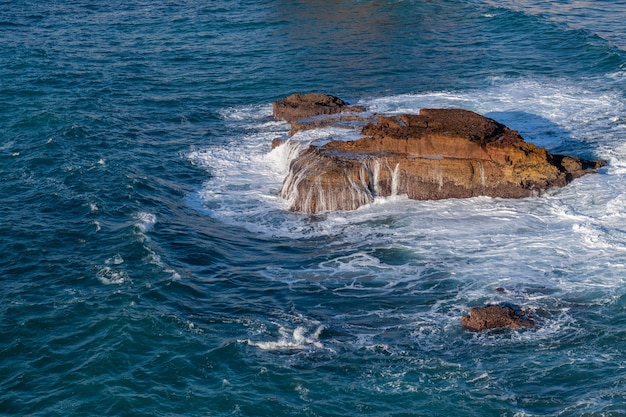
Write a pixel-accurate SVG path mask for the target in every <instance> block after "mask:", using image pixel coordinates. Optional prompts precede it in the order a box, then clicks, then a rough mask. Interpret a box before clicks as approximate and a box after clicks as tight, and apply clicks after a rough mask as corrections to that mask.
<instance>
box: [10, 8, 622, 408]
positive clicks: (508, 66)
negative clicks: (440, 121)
mask: <svg viewBox="0 0 626 417" xmlns="http://www.w3.org/2000/svg"><path fill="white" fill-rule="evenodd" d="M509 3H510V4H509ZM513 3H515V4H513ZM544 3H545V2H534V1H527V2H526V1H524V2H498V3H496V2H489V1H485V2H483V1H474V0H472V1H453V2H439V1H434V2H418V1H392V2H375V1H338V2H328V1H307V2H285V1H262V2H251V1H243V0H242V1H227V2H208V3H206V2H197V1H195V0H187V1H184V2H164V3H161V4H159V5H158V6H156V5H154V4H152V3H151V2H142V1H131V2H118V1H112V2H108V3H106V4H100V5H93V4H91V3H88V2H84V1H81V0H77V1H71V2H70V1H53V2H47V3H41V2H30V1H20V2H17V3H15V2H3V3H0V39H2V45H3V48H2V49H1V50H0V75H1V77H0V79H2V82H1V84H0V176H1V178H2V181H1V182H0V213H1V216H2V217H1V219H2V220H1V221H0V248H1V250H2V253H3V254H4V255H5V256H4V257H3V258H2V260H0V274H1V275H0V276H1V280H0V286H1V291H0V294H1V296H0V297H1V302H0V317H1V320H0V384H1V385H0V387H1V389H0V413H4V414H6V415H33V416H35V415H37V416H39V415H41V416H43V415H46V416H49V415H93V414H98V415H130V414H133V415H203V416H204V415H241V416H262V415H307V416H335V415H377V416H378V415H380V416H383V415H395V416H400V415H428V416H439V415H475V416H485V415H493V416H501V415H507V416H514V415H515V416H544V415H562V416H617V415H624V414H625V413H626V409H625V408H624V404H626V394H625V393H626V370H625V367H626V354H625V353H624V349H623V346H624V342H625V340H626V292H625V290H624V288H625V276H626V275H625V274H624V271H625V270H626V185H625V184H626V181H625V178H624V176H625V175H626V146H625V145H624V143H625V139H626V116H625V114H626V113H625V110H626V97H625V95H624V91H626V89H625V87H626V84H625V79H624V75H625V74H626V72H625V71H626V52H624V49H625V48H624V45H625V43H624V39H625V38H624V36H626V35H625V33H624V27H623V25H622V22H623V21H624V18H626V14H624V13H625V10H624V5H623V4H622V2H597V3H592V2H573V1H571V2H558V3H557V4H555V3H553V2H552V3H550V4H544ZM307 91H322V92H328V93H333V94H336V95H340V96H341V97H343V98H345V99H347V100H348V101H351V102H352V103H355V104H359V105H362V106H365V107H366V108H367V109H368V110H370V111H372V112H384V113H401V112H411V111H417V110H418V109H420V108H422V107H462V108H467V109H470V110H474V111H476V112H479V113H481V114H484V115H487V116H489V117H492V118H494V119H496V120H498V121H500V122H502V123H504V124H506V125H508V126H509V127H511V128H513V129H516V130H519V131H520V133H521V134H522V136H524V137H525V138H526V140H528V141H530V142H533V143H536V144H538V145H540V146H544V147H547V148H548V149H549V150H551V151H553V152H557V153H566V154H572V155H576V156H579V157H584V158H603V159H606V160H607V161H608V166H607V167H606V168H603V169H602V170H600V172H599V173H598V174H597V175H589V176H585V177H583V178H581V179H579V180H576V181H575V182H574V183H572V184H570V185H568V186H567V187H565V188H563V189H559V190H554V191H552V192H550V193H549V194H548V195H546V196H544V197H540V198H529V199H523V200H504V199H491V198H474V199H467V200H444V201H435V202H432V201H422V202H418V201H410V200H407V199H406V198H403V197H402V196H399V197H394V198H389V199H379V200H376V201H375V202H374V203H373V204H371V205H369V206H366V207H363V208H361V209H359V210H356V211H354V212H339V213H325V214H321V215H317V216H306V215H301V214H298V213H292V212H289V211H288V210H287V209H286V207H287V204H286V202H285V201H283V200H282V199H280V198H279V197H278V196H277V191H278V189H279V188H280V185H281V182H282V179H283V177H284V175H285V173H286V170H287V167H288V164H289V161H290V158H292V157H293V156H294V153H293V152H289V148H288V147H286V146H283V147H279V148H276V149H274V150H271V148H270V143H271V140H272V139H274V138H277V137H286V136H287V134H288V131H289V126H288V125H287V124H286V123H283V122H277V121H274V120H272V119H271V117H270V116H271V102H272V101H273V100H275V99H277V98H280V97H283V96H285V95H288V94H290V93H293V92H307ZM342 135H345V132H340V131H336V130H332V129H328V130H322V131H318V132H305V133H300V134H298V135H296V137H295V138H294V139H295V140H299V141H302V142H303V143H307V142H308V141H310V140H314V139H318V140H319V139H325V138H330V137H341V136H342ZM498 287H502V288H505V289H506V291H505V292H503V293H502V292H496V291H495V288H498ZM488 303H497V304H500V303H503V304H513V305H517V306H520V307H522V308H523V309H525V310H526V311H527V312H528V313H529V314H531V315H532V316H533V318H534V319H535V320H536V321H537V322H538V324H539V325H538V326H537V327H536V328H533V329H527V330H516V331H493V332H487V333H482V334H476V333H471V332H467V331H465V330H463V329H462V328H461V327H460V317H461V316H462V315H465V314H467V313H468V311H469V308H470V307H472V306H477V305H483V304H488Z"/></svg>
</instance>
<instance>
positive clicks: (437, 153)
mask: <svg viewBox="0 0 626 417" xmlns="http://www.w3.org/2000/svg"><path fill="white" fill-rule="evenodd" d="M290 97H291V96H290ZM332 102H333V103H334V102H335V101H332ZM336 107H338V108H341V107H342V106H336ZM333 108H335V107H333ZM333 111H334V110H333ZM338 111H340V110H338ZM331 120H337V119H336V117H335V116H331ZM294 123H296V124H297V123H299V121H298V120H295V121H294V122H293V123H292V126H293V124H294ZM363 124H364V123H362V125H363ZM361 134H362V136H363V137H362V138H360V139H358V140H355V141H338V140H336V141H332V142H329V143H326V144H324V145H322V146H316V145H311V146H310V147H309V148H308V149H306V150H304V151H302V152H301V153H300V154H299V155H298V156H297V157H296V158H295V159H294V160H293V161H292V162H291V166H290V170H289V173H288V175H287V177H286V178H285V180H284V182H283V185H282V188H281V190H280V195H281V196H282V197H284V198H286V199H288V200H289V201H290V207H291V209H292V210H295V211H302V212H305V213H318V212H323V211H334V210H353V209H356V208H358V207H360V206H362V205H364V204H368V203H370V202H372V201H373V199H374V198H375V197H377V196H382V197H386V196H391V195H399V194H402V195H407V196H408V197H409V198H411V199H418V200H434V199H444V198H467V197H475V196H490V197H503V198H522V197H528V196H532V195H537V194H540V193H541V192H543V191H545V190H547V189H549V188H551V187H561V186H564V185H566V184H567V183H568V182H570V181H572V180H573V179H575V178H578V177H580V176H582V175H585V174H587V173H591V172H596V168H598V167H600V166H603V165H604V162H603V161H583V160H580V159H578V158H575V157H571V156H563V155H552V154H551V153H549V152H548V151H547V150H546V149H543V148H540V147H537V146H535V145H533V144H531V143H527V142H525V141H524V139H523V138H522V137H521V136H520V135H519V133H518V132H517V131H514V130H511V129H509V128H508V127H506V126H504V125H502V124H500V123H498V122H496V121H495V120H493V119H490V118H487V117H484V116H481V115H479V114H477V113H474V112H471V111H468V110H463V109H422V110H421V111H420V113H419V114H402V115H395V116H378V117H377V118H371V119H370V120H369V121H368V122H367V123H366V124H364V126H363V127H362V128H361Z"/></svg>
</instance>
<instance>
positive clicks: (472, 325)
mask: <svg viewBox="0 0 626 417" xmlns="http://www.w3.org/2000/svg"><path fill="white" fill-rule="evenodd" d="M461 325H462V326H463V327H465V328H467V329H469V330H473V331H476V332H479V331H483V330H488V329H498V328H501V327H509V328H512V329H519V328H522V327H532V326H534V325H535V323H534V322H533V321H532V320H529V319H527V318H525V317H524V316H523V315H522V314H518V313H517V312H516V311H515V310H514V309H513V308H511V307H502V306H487V307H473V308H471V309H470V314H469V316H463V317H462V318H461Z"/></svg>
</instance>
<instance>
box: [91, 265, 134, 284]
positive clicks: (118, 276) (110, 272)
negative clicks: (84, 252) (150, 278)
mask: <svg viewBox="0 0 626 417" xmlns="http://www.w3.org/2000/svg"><path fill="white" fill-rule="evenodd" d="M96 277H97V278H98V280H100V282H101V283H103V284H105V285H120V284H123V283H125V282H127V281H128V280H129V277H128V273H127V272H126V271H124V270H119V269H114V268H112V267H109V266H105V267H103V268H101V269H100V270H99V271H98V272H97V273H96Z"/></svg>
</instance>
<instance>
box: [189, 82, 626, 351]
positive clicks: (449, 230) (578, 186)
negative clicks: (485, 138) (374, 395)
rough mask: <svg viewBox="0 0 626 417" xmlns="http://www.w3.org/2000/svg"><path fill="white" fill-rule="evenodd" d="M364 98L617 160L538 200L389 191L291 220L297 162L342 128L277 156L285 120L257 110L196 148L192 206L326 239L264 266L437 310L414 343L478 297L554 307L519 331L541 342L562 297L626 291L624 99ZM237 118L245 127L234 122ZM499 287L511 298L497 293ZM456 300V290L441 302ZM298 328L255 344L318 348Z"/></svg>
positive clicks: (505, 86) (487, 92)
mask: <svg viewBox="0 0 626 417" xmlns="http://www.w3.org/2000/svg"><path fill="white" fill-rule="evenodd" d="M358 104H359V105H363V106H365V107H366V108H367V109H368V110H369V111H371V112H381V113H401V112H416V111H418V110H419V109H420V108H424V107H463V108H467V109H470V110H474V111H477V112H479V113H482V114H485V115H487V116H489V117H492V118H494V119H496V120H498V121H500V122H502V123H504V124H506V125H508V126H509V127H511V128H513V129H516V130H519V131H520V133H521V134H522V135H523V136H524V137H525V138H526V140H527V141H529V142H533V143H536V144H538V145H540V146H546V147H548V148H549V149H551V150H555V151H556V152H562V153H566V154H574V155H579V156H583V157H593V156H594V155H596V157H602V158H606V159H608V160H609V166H608V167H607V168H604V169H602V170H600V173H599V174H598V175H590V176H585V177H583V178H580V179H578V180H576V181H574V182H573V183H571V184H570V185H568V186H567V187H565V188H562V189H558V190H553V191H551V192H549V193H548V194H547V195H545V196H543V197H539V198H528V199H522V200H503V199H493V198H487V197H479V198H472V199H466V200H454V199H452V200H442V201H411V200H408V199H407V198H406V197H404V196H395V197H393V198H376V199H375V200H374V202H373V203H372V204H369V205H366V206H363V207H361V208H360V209H358V210H355V211H351V212H333V213H325V214H323V215H319V216H313V217H310V216H305V215H300V214H297V213H291V212H289V211H288V210H287V207H288V205H287V202H286V201H284V200H282V199H281V198H279V197H278V196H277V192H278V190H279V189H280V187H281V183H282V180H283V178H284V177H285V175H286V172H287V169H288V166H289V163H290V161H291V160H292V159H293V158H294V157H295V156H296V155H297V153H298V152H299V150H300V149H303V148H304V147H306V146H307V145H308V144H309V143H311V142H313V141H318V142H319V141H325V140H329V139H332V138H340V137H341V135H345V134H346V132H345V131H343V130H341V129H321V130H315V131H311V132H300V133H298V134H297V135H295V137H294V138H292V139H291V140H290V141H288V142H286V144H285V145H282V146H279V147H277V148H275V149H273V150H270V145H269V144H270V142H271V141H272V139H274V138H283V139H287V137H288V130H289V126H288V125H287V124H286V123H282V122H273V121H269V120H268V116H269V113H270V108H269V106H250V107H247V108H240V109H230V110H229V112H227V113H228V116H226V115H225V116H224V118H225V120H226V122H228V123H230V122H232V123H233V124H234V129H233V131H239V132H240V133H239V134H238V136H237V137H236V138H233V141H232V142H231V143H229V144H226V145H224V146H222V147H214V146H212V147H208V148H200V149H197V150H195V151H193V152H191V153H190V154H189V158H190V160H191V161H192V162H193V163H194V164H197V165H199V166H202V167H205V168H206V170H207V172H208V174H209V176H208V177H207V179H206V182H205V183H204V185H203V186H202V188H201V189H200V190H199V191H198V193H197V194H196V196H194V197H193V198H190V201H195V202H196V203H195V204H196V206H197V207H198V209H199V210H201V211H203V212H205V213H206V214H207V215H209V216H212V217H214V218H216V219H217V220H219V221H221V222H224V223H227V224H231V225H236V226H238V227H243V228H246V229H248V230H249V231H253V232H258V233H260V234H262V235H263V236H267V237H272V238H275V237H281V236H282V237H287V238H290V239H316V238H324V239H328V241H329V242H331V246H332V247H334V248H342V249H340V250H335V251H333V253H332V254H329V256H328V257H327V259H325V260H323V261H320V263H319V264H317V265H309V266H308V267H307V268H306V269H305V270H289V269H281V268H280V267H272V269H271V271H270V270H268V271H267V275H268V277H269V278H271V279H274V280H282V281H285V282H286V283H288V285H289V286H290V288H296V287H298V286H300V285H311V283H314V284H315V285H318V286H319V287H320V288H321V289H324V290H330V291H332V292H333V294H334V295H336V296H341V297H345V298H347V299H350V298H354V299H362V298H368V297H378V296H382V295H388V294H395V293H396V292H398V293H402V294H406V293H407V291H408V292H409V293H410V294H415V295H416V296H422V297H424V302H432V303H434V304H433V309H432V310H431V311H430V312H428V314H426V315H423V314H422V316H420V317H419V318H417V317H415V320H414V322H415V329H416V330H415V338H416V340H418V341H419V342H420V343H423V344H426V343H433V345H432V346H433V348H436V346H437V342H436V339H437V338H436V337H434V338H433V335H436V334H438V332H441V331H444V332H445V331H448V330H447V329H448V328H449V329H454V328H456V326H457V324H458V323H457V322H456V321H457V320H458V315H459V314H466V313H467V312H468V311H469V308H470V307H471V306H473V305H476V304H477V303H486V302H490V303H501V302H508V303H512V304H516V305H521V306H524V307H525V308H528V309H531V310H533V311H537V314H538V315H539V316H544V315H546V314H547V313H546V311H551V312H550V313H549V314H547V316H545V317H542V318H543V320H544V322H543V323H542V327H541V330H540V331H535V332H527V334H525V333H524V332H521V333H520V335H522V336H520V337H539V338H542V337H543V336H542V335H543V334H548V335H554V334H555V333H557V334H559V332H560V331H562V329H564V328H567V326H571V325H572V321H573V320H575V318H573V316H572V315H570V314H569V312H568V311H567V310H566V309H562V308H561V307H559V306H556V305H553V304H554V302H555V301H554V300H555V299H562V300H565V302H567V301H568V300H576V302H579V303H583V304H585V303H587V304H591V303H600V304H601V303H605V302H608V301H607V300H610V299H611V297H612V296H613V295H614V293H615V292H616V291H619V288H620V287H621V286H622V285H623V284H624V278H623V277H624V276H625V275H626V274H624V265H626V250H625V248H626V232H624V231H625V230H626V208H624V207H625V206H624V204H626V181H625V180H626V178H624V177H625V176H626V147H624V145H623V141H624V129H623V127H621V126H622V125H623V124H624V119H623V114H624V111H625V110H626V106H625V104H624V99H623V97H622V96H621V95H620V94H618V93H611V92H609V91H607V90H606V89H604V88H601V86H600V85H598V88H597V89H596V90H594V89H593V86H592V85H591V84H588V85H587V87H585V88H582V87H580V86H579V85H577V84H576V83H573V82H568V81H567V80H558V81H554V80H550V81H548V80H543V81H542V80H523V79H522V80H519V79H516V80H509V79H506V78H494V79H493V80H492V85H491V86H490V87H488V88H485V89H483V90H481V91H479V92H476V91H468V92H451V91H446V92H431V93H421V94H406V95H399V96H392V97H379V98H374V99H367V100H365V99H364V100H362V101H361V102H359V103H358ZM243 124H245V128H244V129H239V130H237V129H236V128H235V127H240V126H242V125H243ZM351 134H353V133H351ZM446 286H447V287H446ZM497 287H503V288H505V289H506V293H504V294H498V293H495V292H494V288H497ZM589 288H591V289H597V291H591V292H588V291H586V290H587V289H589ZM451 293H452V294H456V295H454V296H450V295H447V296H446V297H448V298H446V297H444V298H443V299H440V298H441V294H451ZM429 294H432V297H433V299H436V300H433V299H429V298H428V297H429ZM449 297H452V298H449ZM451 312H452V313H454V314H452V313H451ZM422 313H423V312H422ZM386 314H388V315H390V317H391V318H393V317H394V316H393V314H392V313H389V312H387V313H386ZM348 319H349V318H348ZM398 319H400V318H398ZM392 321H393V320H392ZM403 323H405V325H407V324H406V322H403ZM298 326H299V325H296V326H294V327H291V326H283V329H282V331H280V332H279V336H278V337H277V338H275V339H272V340H269V341H268V340H261V341H258V340H256V339H255V340H251V341H250V343H251V344H253V345H255V346H258V347H260V348H262V349H278V348H280V347H281V346H282V347H283V348H286V349H288V348H290V347H295V346H304V345H309V346H315V345H316V343H318V342H319V343H321V342H320V341H319V340H317V341H316V338H315V334H316V332H315V329H316V328H317V327H315V326H314V327H311V326H304V327H302V328H300V329H299V330H298ZM420 329H421V330H420ZM296 330H297V331H296ZM450 331H451V330H450ZM420 335H421V336H420ZM424 335H428V337H423V336H424ZM546 337H548V336H546ZM372 342H373V343H374V344H377V343H379V342H378V341H375V340H374V341H372Z"/></svg>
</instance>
